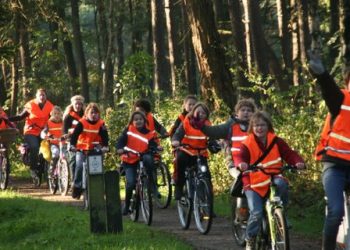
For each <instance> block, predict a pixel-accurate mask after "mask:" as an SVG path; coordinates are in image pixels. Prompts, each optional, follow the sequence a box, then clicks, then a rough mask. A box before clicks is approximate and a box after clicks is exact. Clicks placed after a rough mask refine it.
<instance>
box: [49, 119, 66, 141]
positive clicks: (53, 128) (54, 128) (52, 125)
mask: <svg viewBox="0 0 350 250" xmlns="http://www.w3.org/2000/svg"><path fill="white" fill-rule="evenodd" d="M62 124H63V123H62V122H58V123H56V122H53V121H51V120H49V121H48V122H47V128H48V135H52V136H53V138H54V140H50V143H52V144H56V145H58V144H59V142H60V140H59V139H60V138H61V136H62Z"/></svg>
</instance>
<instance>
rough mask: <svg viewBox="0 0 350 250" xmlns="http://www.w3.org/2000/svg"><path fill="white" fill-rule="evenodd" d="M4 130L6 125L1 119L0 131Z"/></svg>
mask: <svg viewBox="0 0 350 250" xmlns="http://www.w3.org/2000/svg"><path fill="white" fill-rule="evenodd" d="M4 128H7V125H6V122H5V120H4V119H1V120H0V129H4Z"/></svg>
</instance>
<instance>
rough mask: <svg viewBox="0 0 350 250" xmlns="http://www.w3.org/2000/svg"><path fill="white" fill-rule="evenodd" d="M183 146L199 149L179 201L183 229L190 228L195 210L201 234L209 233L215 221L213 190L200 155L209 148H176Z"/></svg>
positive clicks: (186, 171) (189, 168)
mask: <svg viewBox="0 0 350 250" xmlns="http://www.w3.org/2000/svg"><path fill="white" fill-rule="evenodd" d="M181 148H191V149H195V150H197V155H196V157H197V160H196V164H195V165H194V166H188V167H187V168H186V170H185V186H184V190H183V197H181V199H180V200H178V201H177V211H178V216H179V220H180V224H181V227H182V228H183V229H188V228H189V226H190V222H191V213H192V212H193V215H194V219H195V223H196V227H197V229H198V231H199V232H200V233H201V234H207V233H208V232H209V230H210V228H211V224H212V221H213V191H212V187H211V181H210V178H209V175H208V167H207V166H206V165H204V164H202V161H201V157H200V156H201V154H200V153H201V152H202V151H203V150H207V149H206V148H193V147H191V146H189V145H181V146H179V147H178V148H177V149H176V150H180V149H181Z"/></svg>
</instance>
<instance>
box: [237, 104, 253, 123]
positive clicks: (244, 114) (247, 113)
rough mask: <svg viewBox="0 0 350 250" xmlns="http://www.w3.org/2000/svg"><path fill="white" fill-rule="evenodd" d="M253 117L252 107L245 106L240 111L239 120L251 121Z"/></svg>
mask: <svg viewBox="0 0 350 250" xmlns="http://www.w3.org/2000/svg"><path fill="white" fill-rule="evenodd" d="M252 115H253V110H252V109H251V108H250V107H247V106H243V107H241V108H240V109H239V110H238V113H237V118H238V119H240V120H241V121H249V120H250V118H251V117H252Z"/></svg>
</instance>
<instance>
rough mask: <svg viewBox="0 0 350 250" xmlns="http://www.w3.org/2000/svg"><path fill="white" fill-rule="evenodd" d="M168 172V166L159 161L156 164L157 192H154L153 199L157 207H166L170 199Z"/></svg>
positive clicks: (170, 190)
mask: <svg viewBox="0 0 350 250" xmlns="http://www.w3.org/2000/svg"><path fill="white" fill-rule="evenodd" d="M170 180H171V179H170V173H169V169H168V167H167V166H166V165H165V164H164V163H163V162H159V164H157V166H156V178H155V181H156V185H157V190H158V193H157V194H155V201H156V205H157V207H158V208H162V209H164V208H167V207H168V206H169V204H170V201H171V193H172V189H171V183H170Z"/></svg>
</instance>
